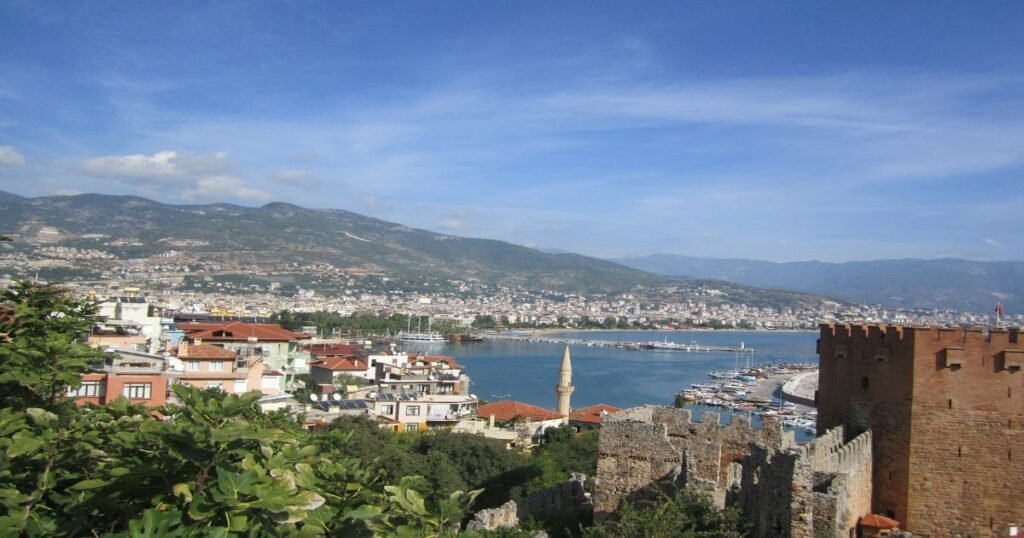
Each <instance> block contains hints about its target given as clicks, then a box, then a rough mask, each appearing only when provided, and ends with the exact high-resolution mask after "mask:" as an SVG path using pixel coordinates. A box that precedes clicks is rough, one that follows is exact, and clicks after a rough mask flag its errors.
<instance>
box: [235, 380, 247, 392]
mask: <svg viewBox="0 0 1024 538" xmlns="http://www.w3.org/2000/svg"><path fill="white" fill-rule="evenodd" d="M247 390H249V387H248V383H246V381H245V380H244V379H243V380H241V381H235V392H246V391H247Z"/></svg>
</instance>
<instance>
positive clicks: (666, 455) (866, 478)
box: [594, 406, 871, 538]
mask: <svg viewBox="0 0 1024 538" xmlns="http://www.w3.org/2000/svg"><path fill="white" fill-rule="evenodd" d="M661 479H670V480H675V481H677V482H678V483H680V484H685V485H686V487H689V488H695V489H698V490H701V491H704V492H707V493H708V494H710V495H711V496H712V498H713V499H715V500H716V502H717V503H718V504H719V505H729V506H736V507H738V508H739V509H740V510H741V512H743V513H744V515H745V516H746V518H747V519H748V520H750V522H751V523H752V525H753V526H754V529H753V531H754V532H753V536H757V537H773V538H774V537H779V538H817V537H819V536H829V537H847V536H850V533H851V532H852V531H853V530H854V529H855V527H856V524H857V518H858V517H859V516H861V515H863V514H864V513H867V512H868V511H870V502H871V435H870V433H864V434H861V435H860V436H858V437H856V438H854V439H853V440H852V441H851V442H849V443H844V434H843V430H842V428H838V429H837V430H835V431H832V432H827V433H826V435H824V436H822V437H821V438H819V440H818V441H816V442H815V443H814V444H812V445H805V446H799V447H798V446H797V445H796V444H795V443H794V442H793V438H792V434H785V433H784V432H783V430H782V427H781V425H780V424H779V423H777V422H775V421H771V420H769V421H766V423H765V425H764V427H762V428H759V429H755V428H753V427H751V425H750V423H749V421H747V420H745V419H744V418H743V417H735V418H734V419H733V421H732V422H731V423H730V424H728V425H725V426H723V425H720V424H719V419H718V416H716V415H713V414H706V415H705V416H704V420H702V421H701V422H692V421H691V415H690V412H689V411H686V410H680V409H671V408H665V407H650V406H648V407H640V408H634V409H628V410H625V411H623V412H622V413H619V414H617V415H613V416H612V417H608V418H607V419H605V422H604V425H603V427H602V429H601V437H600V442H599V448H598V474H597V481H596V484H595V487H594V509H595V517H597V518H601V517H603V516H607V515H608V514H610V513H612V512H614V511H615V510H616V509H618V507H619V506H620V505H621V503H622V502H623V501H625V500H627V499H628V498H629V497H630V495H632V494H634V493H635V492H637V491H639V490H640V489H642V488H644V487H645V486H648V485H649V484H651V483H652V482H654V481H657V480H661Z"/></svg>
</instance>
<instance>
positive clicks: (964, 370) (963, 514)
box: [817, 325, 1024, 537]
mask: <svg viewBox="0 0 1024 538" xmlns="http://www.w3.org/2000/svg"><path fill="white" fill-rule="evenodd" d="M818 353H819V355H820V357H821V372H820V381H819V387H818V395H817V400H818V431H825V430H827V429H829V428H832V427H834V426H837V425H840V424H842V425H844V426H846V428H847V433H848V435H850V436H852V435H856V434H857V433H859V432H861V431H863V430H865V429H871V431H872V434H873V436H872V438H873V440H874V441H873V447H872V449H873V454H874V456H873V459H874V464H873V474H874V476H873V480H872V482H873V495H872V505H873V510H874V511H875V512H878V513H882V514H887V515H890V516H892V517H894V518H895V519H897V520H899V521H901V522H903V524H904V528H906V529H908V530H910V531H912V532H914V533H915V535H920V536H935V537H937V536H947V535H952V534H953V533H955V532H957V531H959V532H961V533H962V534H963V535H965V536H966V535H968V534H971V535H973V536H996V535H1005V533H1006V530H1007V528H1008V526H1009V525H1013V524H1018V525H1019V524H1022V523H1024V500H1022V497H1021V496H1020V493H1019V492H1020V490H1021V485H1022V483H1024V428H1022V426H1024V372H1021V366H1024V342H1022V341H1021V334H1020V332H1019V331H1018V330H1017V329H992V330H991V331H989V332H986V331H983V330H982V329H966V330H965V329H960V328H935V327H931V328H922V327H890V326H869V325H822V326H821V338H820V340H819V341H818Z"/></svg>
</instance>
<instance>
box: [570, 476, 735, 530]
mask: <svg viewBox="0 0 1024 538" xmlns="http://www.w3.org/2000/svg"><path fill="white" fill-rule="evenodd" d="M647 493H648V494H649V495H648V497H647V498H642V499H640V500H636V501H632V502H629V503H627V504H626V505H625V506H624V507H623V508H622V509H621V510H620V511H619V514H618V516H619V517H618V519H611V520H606V521H603V522H602V523H600V524H597V525H594V526H593V527H590V528H587V529H585V530H584V532H583V536H584V537H587V538H633V537H637V536H644V537H651V538H743V537H744V536H746V535H747V534H746V526H745V524H744V523H743V522H742V520H741V519H740V516H739V513H738V512H737V511H736V510H734V509H726V510H719V509H717V508H715V506H714V505H713V504H712V503H711V499H710V498H709V497H707V496H706V495H703V494H701V493H697V492H694V491H692V490H687V489H682V488H677V487H675V486H667V487H661V486H660V485H659V486H656V487H655V488H652V489H651V490H649V491H648V492H647Z"/></svg>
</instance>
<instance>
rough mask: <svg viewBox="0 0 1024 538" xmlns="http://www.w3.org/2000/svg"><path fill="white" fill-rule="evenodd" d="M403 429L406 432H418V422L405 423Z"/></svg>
mask: <svg viewBox="0 0 1024 538" xmlns="http://www.w3.org/2000/svg"><path fill="white" fill-rule="evenodd" d="M405 431H407V432H418V431H420V425H419V424H406V425H405Z"/></svg>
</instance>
